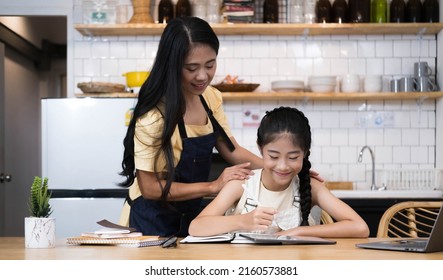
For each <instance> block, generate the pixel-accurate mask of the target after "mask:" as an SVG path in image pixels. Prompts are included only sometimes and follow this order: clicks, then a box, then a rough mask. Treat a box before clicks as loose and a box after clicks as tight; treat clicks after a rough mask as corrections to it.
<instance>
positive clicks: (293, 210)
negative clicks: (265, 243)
mask: <svg viewBox="0 0 443 280" xmlns="http://www.w3.org/2000/svg"><path fill="white" fill-rule="evenodd" d="M262 171H263V170H262V169H259V170H255V171H254V176H252V177H250V178H249V179H248V180H245V184H244V188H245V191H244V192H243V195H242V197H241V198H240V200H239V202H238V203H237V205H235V206H233V207H232V208H231V209H229V210H228V211H227V212H226V215H239V214H245V213H248V212H251V211H252V210H254V209H255V208H256V207H257V206H264V207H272V208H274V209H276V210H277V211H278V213H277V214H276V215H275V216H274V221H273V225H272V226H271V227H270V229H269V230H268V231H267V232H276V231H279V230H287V229H290V228H295V227H298V226H299V225H300V223H301V219H302V218H301V211H300V192H299V189H300V182H299V179H298V176H295V177H294V178H293V179H292V182H291V183H290V184H289V186H288V188H286V189H285V190H283V191H270V190H268V189H266V187H265V186H264V185H263V183H262V181H261V176H262ZM309 224H310V225H314V224H317V222H316V221H315V219H314V218H313V217H312V216H311V215H309Z"/></svg>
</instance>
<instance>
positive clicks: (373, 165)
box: [358, 145, 386, 191]
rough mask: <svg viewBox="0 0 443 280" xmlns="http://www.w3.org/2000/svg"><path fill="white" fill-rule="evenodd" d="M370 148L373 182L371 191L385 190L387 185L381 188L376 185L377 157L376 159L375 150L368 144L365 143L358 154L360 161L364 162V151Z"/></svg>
mask: <svg viewBox="0 0 443 280" xmlns="http://www.w3.org/2000/svg"><path fill="white" fill-rule="evenodd" d="M366 149H368V151H369V153H370V154H371V161H372V183H371V191H375V190H378V191H381V190H385V189H386V187H381V188H377V186H376V185H375V159H374V152H373V151H372V149H371V148H370V147H369V146H368V145H365V146H363V148H361V150H360V153H359V155H358V162H362V158H363V152H364V151H365V150H366Z"/></svg>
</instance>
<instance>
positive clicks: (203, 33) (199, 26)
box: [119, 17, 219, 200]
mask: <svg viewBox="0 0 443 280" xmlns="http://www.w3.org/2000/svg"><path fill="white" fill-rule="evenodd" d="M197 43H198V44H205V45H208V46H210V47H211V48H212V49H214V51H215V53H216V54H218V49H219V41H218V38H217V35H216V34H215V33H214V31H213V30H212V28H211V27H210V25H209V24H208V23H207V22H206V21H204V20H202V19H200V18H198V17H184V18H175V19H173V20H171V21H170V22H169V23H168V24H167V26H166V28H165V30H164V31H163V34H162V36H161V38H160V43H159V46H158V51H157V56H156V58H155V62H154V65H153V66H152V69H151V73H150V75H149V77H148V79H147V80H146V81H145V83H144V84H143V85H142V87H141V88H140V92H139V95H138V101H137V104H136V106H135V108H134V112H133V116H132V118H131V121H130V123H129V126H128V130H127V132H126V136H125V138H124V141H123V144H124V148H125V149H124V154H123V161H122V168H123V171H122V172H120V175H122V176H125V177H126V179H125V180H124V181H123V182H121V183H119V186H122V187H129V186H131V185H132V184H133V183H134V180H135V171H136V170H135V163H134V135H135V124H136V122H137V120H138V119H139V118H140V117H142V116H143V115H144V114H146V113H147V112H149V111H150V110H152V109H154V108H157V109H159V110H160V108H164V110H163V109H161V113H162V114H163V118H164V127H163V131H162V136H161V139H160V142H159V145H160V146H159V147H158V153H157V154H156V156H155V161H156V162H157V161H158V159H159V157H161V156H162V155H163V156H164V158H165V160H166V169H167V174H166V184H165V185H164V186H161V188H162V196H161V199H162V200H166V198H167V196H168V193H169V190H170V188H171V183H172V181H173V180H174V175H175V174H174V169H175V168H174V166H175V164H174V154H173V149H172V145H171V138H172V134H173V133H174V130H175V128H176V126H177V123H178V122H179V120H180V119H182V118H183V115H184V113H185V110H186V107H185V101H184V97H183V91H182V70H183V66H184V61H185V59H186V57H187V55H188V54H189V52H190V50H191V49H192V47H193V45H194V44H197ZM160 104H162V105H161V106H159V105H160ZM154 166H157V164H155V165H154ZM157 171H158V170H155V174H156V176H157V179H159V180H160V176H159V174H158V172H157Z"/></svg>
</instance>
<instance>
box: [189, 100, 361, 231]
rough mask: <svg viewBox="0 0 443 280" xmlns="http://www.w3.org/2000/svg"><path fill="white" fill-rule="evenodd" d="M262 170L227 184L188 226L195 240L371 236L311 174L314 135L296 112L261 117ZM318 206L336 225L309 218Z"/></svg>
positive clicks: (282, 109)
mask: <svg viewBox="0 0 443 280" xmlns="http://www.w3.org/2000/svg"><path fill="white" fill-rule="evenodd" d="M257 145H258V147H259V150H260V152H261V155H262V157H263V161H264V165H263V169H259V170H255V171H254V175H253V176H252V177H251V178H249V179H246V180H233V181H230V182H228V183H227V184H226V185H225V187H224V188H223V189H222V190H221V191H220V193H219V194H218V195H217V197H216V198H215V199H214V200H213V201H212V202H211V203H210V204H209V205H208V206H207V207H206V208H205V209H204V210H203V211H202V212H201V213H200V214H199V215H198V216H197V218H195V219H194V220H193V221H192V222H191V225H190V227H189V233H190V234H191V235H194V236H208V235H216V234H221V233H226V232H233V231H248V232H266V233H275V232H276V233H277V234H284V235H306V236H318V237H367V236H368V235H369V229H368V226H367V225H366V223H365V222H364V220H363V219H362V218H361V217H360V216H359V215H358V214H357V213H356V212H355V211H354V210H353V209H352V208H350V207H349V206H348V205H347V204H345V203H344V202H342V201H341V200H339V199H338V198H336V197H335V196H334V195H333V194H332V193H331V192H330V191H329V190H328V189H327V188H326V187H325V185H324V183H322V182H320V181H318V180H317V179H315V178H312V177H311V176H310V175H309V169H310V168H311V163H310V162H309V154H310V148H311V131H310V126H309V122H308V119H307V118H306V117H305V116H304V114H303V113H302V112H300V111H299V110H297V109H295V108H289V107H280V108H277V109H274V110H273V111H271V112H267V114H266V115H265V116H264V117H263V119H262V121H261V123H260V126H259V128H258V132H257ZM315 205H318V206H319V207H320V208H321V209H323V210H325V211H326V212H327V213H329V214H330V215H331V216H332V217H333V218H334V219H335V221H336V222H335V223H333V224H325V225H319V224H315V221H313V219H312V218H311V217H310V211H311V208H312V207H313V206H315Z"/></svg>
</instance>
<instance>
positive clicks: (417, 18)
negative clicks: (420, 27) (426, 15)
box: [406, 0, 423, 22]
mask: <svg viewBox="0 0 443 280" xmlns="http://www.w3.org/2000/svg"><path fill="white" fill-rule="evenodd" d="M422 10H423V9H422V5H421V0H408V3H406V22H421V21H422Z"/></svg>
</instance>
